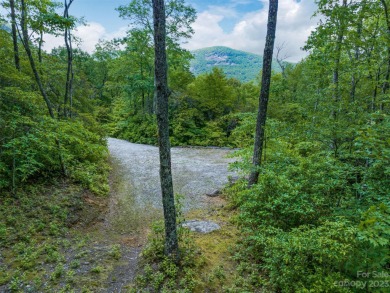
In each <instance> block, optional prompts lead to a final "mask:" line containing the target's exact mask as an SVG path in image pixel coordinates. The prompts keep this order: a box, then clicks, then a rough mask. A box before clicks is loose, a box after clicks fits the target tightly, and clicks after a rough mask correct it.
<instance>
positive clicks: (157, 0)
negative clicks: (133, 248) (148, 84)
mask: <svg viewBox="0 0 390 293" xmlns="http://www.w3.org/2000/svg"><path fill="white" fill-rule="evenodd" d="M153 19H154V47H155V48H154V50H155V86H156V101H157V124H158V144H159V151H160V180H161V190H162V200H163V208H164V220H165V254H166V255H168V256H170V257H173V258H174V259H176V260H177V259H178V257H179V245H178V240H177V232H176V209H175V202H174V195H173V183H172V171H171V149H170V142H169V121H168V97H169V89H168V78H167V71H168V65H167V56H166V49H165V46H166V45H165V37H166V29H165V5H164V0H153Z"/></svg>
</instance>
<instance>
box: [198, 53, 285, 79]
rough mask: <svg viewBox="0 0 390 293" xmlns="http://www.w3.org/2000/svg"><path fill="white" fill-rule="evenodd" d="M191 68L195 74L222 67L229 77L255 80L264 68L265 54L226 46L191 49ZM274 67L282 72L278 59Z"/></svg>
mask: <svg viewBox="0 0 390 293" xmlns="http://www.w3.org/2000/svg"><path fill="white" fill-rule="evenodd" d="M191 53H192V55H193V56H194V59H192V60H191V63H190V70H191V72H192V73H193V74H195V75H199V74H202V73H208V72H211V71H212V69H213V67H219V68H221V69H222V70H223V71H224V72H225V74H226V76H227V77H228V78H236V79H238V80H240V81H241V82H249V81H254V80H256V78H257V77H258V76H259V73H260V70H261V69H262V68H263V56H261V55H257V54H254V53H249V52H245V51H241V50H235V49H232V48H229V47H224V46H214V47H207V48H202V49H197V50H194V51H191ZM272 69H273V70H275V71H277V72H280V71H281V68H280V66H279V65H278V64H277V62H276V60H274V62H273V66H272Z"/></svg>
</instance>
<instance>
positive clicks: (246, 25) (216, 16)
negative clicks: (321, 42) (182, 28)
mask: <svg viewBox="0 0 390 293" xmlns="http://www.w3.org/2000/svg"><path fill="white" fill-rule="evenodd" d="M262 3H263V8H262V9H261V10H259V11H254V12H251V13H247V14H245V15H244V16H243V17H242V18H241V19H240V20H239V21H238V22H236V24H235V26H234V29H233V31H232V32H229V33H226V32H224V31H223V29H222V27H221V25H220V22H221V21H222V20H223V19H224V18H225V15H223V14H222V13H219V11H218V10H212V9H211V8H209V9H208V10H206V11H204V12H202V13H200V14H199V15H198V19H197V20H196V22H195V23H194V26H193V28H194V30H195V35H194V37H193V38H192V39H191V40H189V41H188V43H187V44H185V47H186V48H187V49H190V50H194V49H199V48H204V47H210V46H217V45H219V46H228V47H231V48H234V49H238V50H244V51H249V52H253V53H256V54H260V55H262V54H263V50H264V43H265V36H266V31H267V18H268V1H262ZM315 9H316V5H315V3H314V1H312V0H301V1H300V2H297V1H296V0H280V1H279V9H278V22H277V30H276V44H282V43H284V44H285V45H284V53H285V54H287V55H288V56H290V57H289V59H288V60H289V61H293V62H297V61H299V60H301V59H302V58H303V57H305V56H306V52H303V51H302V50H300V48H301V47H302V46H303V45H304V44H305V41H306V40H307V37H308V36H309V35H310V32H311V31H312V30H313V29H314V28H315V27H316V24H317V22H318V19H314V18H313V19H312V18H311V16H312V15H313V13H314V11H315ZM228 16H229V15H228Z"/></svg>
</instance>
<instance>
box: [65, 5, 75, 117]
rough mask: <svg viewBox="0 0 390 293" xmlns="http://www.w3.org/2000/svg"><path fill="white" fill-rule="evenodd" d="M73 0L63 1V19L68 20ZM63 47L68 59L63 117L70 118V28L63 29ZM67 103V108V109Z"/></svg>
mask: <svg viewBox="0 0 390 293" xmlns="http://www.w3.org/2000/svg"><path fill="white" fill-rule="evenodd" d="M72 3H73V0H70V1H69V3H68V1H67V0H65V3H64V4H65V10H64V18H69V8H70V6H71V5H72ZM64 38H65V46H66V52H67V58H68V67H67V72H66V84H65V97H64V117H65V118H67V117H71V116H72V104H73V101H72V100H73V96H72V94H73V77H74V73H73V49H72V36H71V33H70V28H68V27H65V36H64ZM68 102H69V108H68Z"/></svg>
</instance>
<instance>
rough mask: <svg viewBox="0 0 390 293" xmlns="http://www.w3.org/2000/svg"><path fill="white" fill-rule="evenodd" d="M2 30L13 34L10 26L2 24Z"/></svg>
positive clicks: (0, 28)
mask: <svg viewBox="0 0 390 293" xmlns="http://www.w3.org/2000/svg"><path fill="white" fill-rule="evenodd" d="M0 30H3V31H6V32H7V33H10V32H11V28H10V27H9V26H8V25H5V24H1V23H0Z"/></svg>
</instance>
